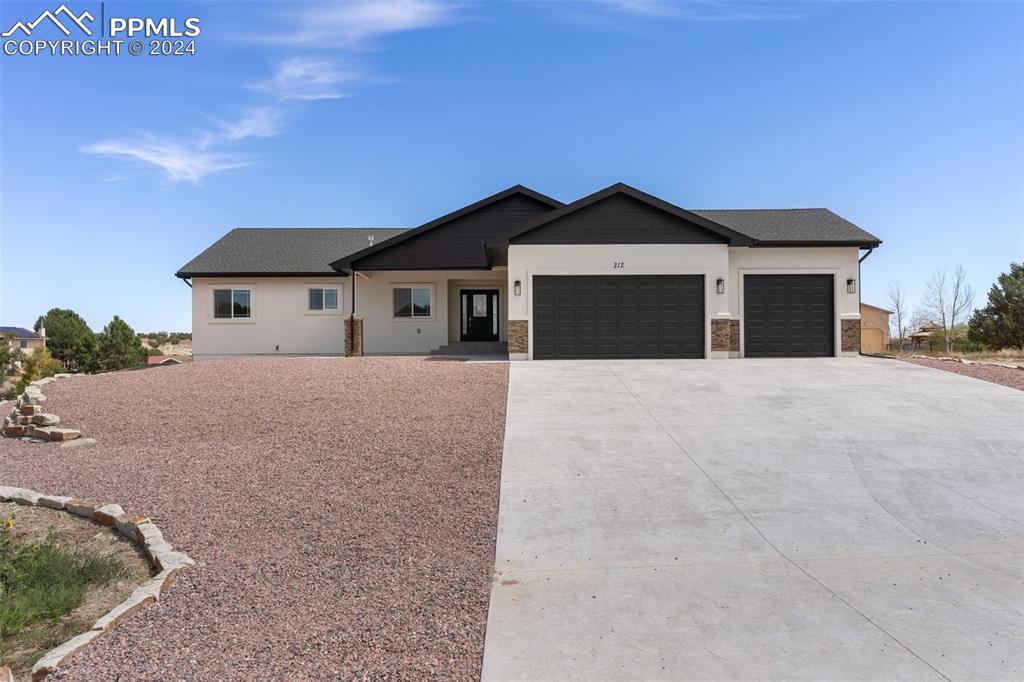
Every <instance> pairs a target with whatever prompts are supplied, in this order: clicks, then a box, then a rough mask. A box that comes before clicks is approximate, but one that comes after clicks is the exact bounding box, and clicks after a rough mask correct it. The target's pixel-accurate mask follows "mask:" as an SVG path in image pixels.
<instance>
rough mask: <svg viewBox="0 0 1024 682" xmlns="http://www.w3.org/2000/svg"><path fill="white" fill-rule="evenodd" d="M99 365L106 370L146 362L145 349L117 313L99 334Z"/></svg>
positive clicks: (133, 331)
mask: <svg viewBox="0 0 1024 682" xmlns="http://www.w3.org/2000/svg"><path fill="white" fill-rule="evenodd" d="M99 356H100V365H101V366H102V368H103V369H104V370H106V371H108V372H110V371H113V370H117V369H124V368H126V367H134V366H136V365H141V364H142V363H144V362H146V357H147V356H148V354H147V353H146V349H145V348H144V347H143V345H142V341H141V340H140V339H139V337H138V336H136V335H135V330H133V329H132V328H131V327H130V326H128V323H127V322H125V321H124V320H122V319H121V318H120V317H118V316H117V315H114V319H113V320H111V321H110V324H108V325H107V326H106V327H104V328H103V331H102V332H101V333H100V334H99Z"/></svg>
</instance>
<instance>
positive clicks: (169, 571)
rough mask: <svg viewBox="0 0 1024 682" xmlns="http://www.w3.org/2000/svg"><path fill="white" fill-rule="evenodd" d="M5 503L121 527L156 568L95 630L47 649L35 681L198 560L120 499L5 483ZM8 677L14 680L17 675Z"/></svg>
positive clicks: (1, 498) (0, 491)
mask: <svg viewBox="0 0 1024 682" xmlns="http://www.w3.org/2000/svg"><path fill="white" fill-rule="evenodd" d="M0 502H14V503H15V504H20V505H24V506H37V507H46V508H48V509H57V510H64V511H66V512H68V513H69V514H74V515H76V516H81V517H82V518H86V519H89V520H91V521H95V522H96V523H98V524H100V525H103V526H108V527H110V528H116V529H117V532H118V533H119V534H121V535H122V536H124V537H125V538H127V539H128V540H129V541H130V542H132V543H134V544H135V545H137V546H138V547H140V548H141V549H142V551H143V553H144V554H145V555H146V558H147V559H148V560H149V562H150V564H151V565H152V566H153V567H154V568H155V569H156V571H157V574H156V575H155V576H153V577H152V578H150V579H149V580H147V581H146V582H144V583H142V585H140V586H139V587H137V588H136V589H135V591H134V592H132V593H131V595H130V596H129V597H128V598H127V599H125V600H124V601H123V602H121V603H120V604H118V605H117V606H115V607H114V608H113V609H112V610H111V611H109V612H108V613H107V614H106V615H104V616H103V617H101V618H100V619H99V620H97V621H96V624H95V625H93V626H92V629H91V630H89V631H88V632H83V633H82V634H80V635H77V636H75V637H72V638H71V639H69V640H68V641H66V642H64V643H63V644H61V645H60V646H58V647H56V648H54V649H51V650H50V651H48V652H47V653H46V654H44V655H43V657H42V658H40V659H39V660H38V661H37V662H36V664H35V665H34V666H32V680H33V682H38V680H41V679H43V678H44V677H46V676H47V675H49V674H50V673H52V672H53V671H55V670H56V669H57V668H59V667H60V666H61V665H63V664H64V663H65V662H66V661H67V660H68V659H70V658H71V657H72V656H74V655H75V654H76V653H78V652H79V651H81V650H82V649H83V648H84V647H86V646H87V645H88V644H89V643H90V642H92V640H94V639H96V638H97V637H99V636H100V635H102V634H103V633H104V632H106V631H107V630H109V629H110V628H112V627H114V626H115V625H117V624H118V623H120V622H121V621H122V620H124V619H125V618H127V617H128V616H130V615H131V614H133V613H135V612H136V611H139V610H141V609H144V608H146V607H147V606H149V605H150V604H153V603H156V602H158V601H160V598H161V597H162V596H163V593H164V590H166V589H167V588H168V587H170V585H171V583H172V582H173V581H174V577H175V574H176V573H177V572H178V571H180V570H181V569H183V568H185V567H186V566H192V565H194V564H195V562H194V561H193V560H192V559H190V558H189V557H188V555H186V554H183V553H181V552H176V551H174V548H173V547H171V545H170V544H169V543H168V542H167V541H166V540H164V536H163V534H162V533H161V532H160V529H159V528H157V527H156V524H154V523H153V522H152V521H150V520H149V517H146V516H139V515H137V514H128V513H126V512H125V511H124V509H122V508H121V507H120V506H119V505H116V504H105V503H103V502H99V501H96V500H78V499H75V498H72V497H63V496H60V495H44V494H42V493H37V492H35V491H34V490H29V489H27V488H15V487H11V486H0ZM2 672H3V669H2V668H0V682H2V681H3V677H2ZM8 674H9V671H8ZM9 679H12V680H13V678H9Z"/></svg>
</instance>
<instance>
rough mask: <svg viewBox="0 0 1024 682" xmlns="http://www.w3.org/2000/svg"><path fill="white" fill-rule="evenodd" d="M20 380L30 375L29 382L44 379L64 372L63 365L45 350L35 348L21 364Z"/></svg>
mask: <svg viewBox="0 0 1024 682" xmlns="http://www.w3.org/2000/svg"><path fill="white" fill-rule="evenodd" d="M21 371H22V378H24V376H25V375H31V376H32V378H31V379H30V380H29V381H35V380H37V379H45V378H46V377H52V376H53V375H54V374H60V373H61V372H63V371H64V363H63V362H61V361H60V360H58V359H57V358H55V357H53V356H52V355H51V354H50V351H49V349H47V348H36V349H35V350H33V351H32V352H31V353H29V354H28V355H27V356H26V357H25V359H24V361H23V362H22V363H21Z"/></svg>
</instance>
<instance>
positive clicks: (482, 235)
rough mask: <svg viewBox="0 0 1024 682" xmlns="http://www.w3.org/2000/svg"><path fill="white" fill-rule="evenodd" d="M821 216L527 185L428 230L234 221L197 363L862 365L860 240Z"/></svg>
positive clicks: (215, 264) (195, 341) (204, 299)
mask: <svg viewBox="0 0 1024 682" xmlns="http://www.w3.org/2000/svg"><path fill="white" fill-rule="evenodd" d="M880 243H881V241H880V240H879V239H878V238H877V237H875V236H874V235H871V234H869V233H868V232H865V231H864V230H862V229H861V228H859V227H857V226H856V225H854V224H852V223H850V222H849V221H847V220H844V219H843V218H841V217H840V216H838V215H836V214H835V213H832V212H831V211H829V210H827V209H823V208H808V209H743V210H694V211H688V210H686V209H683V208H680V207H679V206H675V205H673V204H670V203H669V202H667V201H664V200H662V199H659V198H657V197H654V196H651V195H650V194H646V193H644V192H641V191H639V190H637V189H634V188H632V187H629V186H627V185H623V184H621V183H619V184H616V185H612V186H611V187H608V188H606V189H603V190H601V191H600V192H596V193H594V194H591V195H590V196H587V197H583V198H582V199H579V200H577V201H574V202H572V203H570V204H563V203H562V202H560V201H558V200H556V199H552V198H550V197H546V196H544V195H543V194H539V193H538V192H534V191H532V190H530V189H527V188H526V187H522V186H520V185H517V186H515V187H512V188H509V189H507V190H505V191H504V192H499V193H498V194H495V195H493V196H490V197H487V198H486V199H483V200H481V201H478V202H476V203H474V204H471V205H469V206H466V207H464V208H461V209H458V210H457V211H455V212H453V213H450V214H448V215H446V216H442V217H440V218H437V219H436V220H432V221H430V222H428V223H426V224H424V225H421V226H420V227H418V228H415V229H412V230H403V229H396V228H390V229H388V228H321V229H302V228H290V229H289V228H268V229H236V230H232V231H231V232H229V233H228V234H226V235H225V236H224V237H222V238H221V239H220V240H219V241H217V242H216V243H215V244H213V245H212V246H211V247H210V248H208V249H207V250H206V251H204V252H203V253H202V254H200V255H199V256H197V257H196V258H194V259H193V260H192V261H191V262H189V263H188V264H186V265H184V266H182V268H181V270H180V271H179V272H178V273H177V276H178V277H181V278H182V279H185V280H186V281H189V280H191V282H190V285H191V286H192V345H193V357H194V358H195V359H196V360H204V359H210V358H218V357H226V356H235V355H274V354H280V355H317V354H320V355H331V354H335V355H340V354H345V355H362V354H364V353H365V354H368V355H369V354H373V355H387V354H427V353H431V352H432V351H433V352H439V353H445V352H448V353H452V352H456V353H473V352H477V353H484V352H487V353H504V352H507V353H508V355H509V358H510V359H512V360H534V359H537V360H540V359H554V358H741V357H748V358H752V357H840V356H853V357H856V356H857V355H858V353H859V352H860V347H861V343H860V329H861V323H860V315H861V313H860V308H859V305H858V304H859V294H858V291H859V289H858V282H857V279H858V278H859V263H858V258H859V256H860V252H861V250H868V251H870V250H871V249H874V248H875V247H877V246H878V245H879V244H880Z"/></svg>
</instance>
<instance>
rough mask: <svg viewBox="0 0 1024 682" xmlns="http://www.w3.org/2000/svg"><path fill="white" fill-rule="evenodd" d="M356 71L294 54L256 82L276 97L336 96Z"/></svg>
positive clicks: (318, 97) (326, 97) (331, 97)
mask: <svg viewBox="0 0 1024 682" xmlns="http://www.w3.org/2000/svg"><path fill="white" fill-rule="evenodd" d="M360 77H361V75H360V73H359V72H357V71H354V70H347V69H343V68H342V67H341V66H340V65H339V64H337V63H336V62H333V61H330V60H322V59H308V58H302V57H293V58H291V59H286V60H285V61H283V62H281V63H280V64H278V65H277V67H276V68H275V69H274V73H273V74H272V75H271V76H270V78H269V79H267V80H264V81H260V82H259V83H255V84H254V85H253V87H254V88H255V89H257V90H262V91H263V92H266V93H269V94H271V95H273V96H274V97H276V98H277V99H279V100H289V99H298V100H319V99H338V98H339V97H343V96H344V94H343V92H342V90H341V86H343V85H345V84H351V83H355V82H356V81H358V80H359V79H360Z"/></svg>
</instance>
